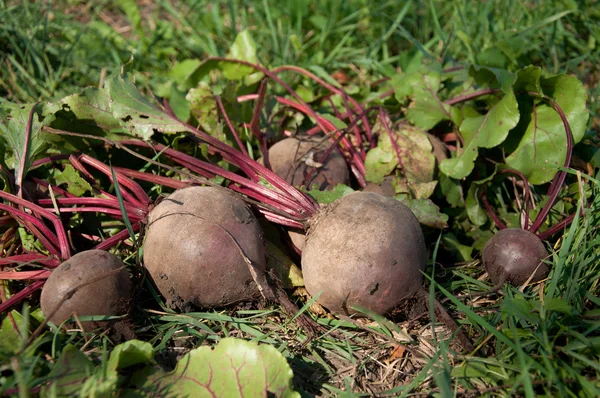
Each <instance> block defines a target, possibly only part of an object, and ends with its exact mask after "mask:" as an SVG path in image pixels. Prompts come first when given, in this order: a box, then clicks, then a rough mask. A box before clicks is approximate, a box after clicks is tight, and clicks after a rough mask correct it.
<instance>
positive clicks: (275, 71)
mask: <svg viewBox="0 0 600 398" xmlns="http://www.w3.org/2000/svg"><path fill="white" fill-rule="evenodd" d="M282 71H292V72H296V73H300V74H302V75H304V76H306V77H308V78H310V79H312V80H314V81H315V82H317V83H318V84H320V85H321V86H323V87H325V88H326V89H327V90H329V91H331V92H333V93H336V94H338V95H339V96H341V97H342V99H344V101H346V99H347V100H349V101H350V103H351V104H352V105H353V106H354V108H355V109H356V111H357V112H358V113H362V112H363V111H364V110H363V108H362V107H361V106H360V104H359V103H358V102H357V101H356V100H355V99H354V98H352V97H351V96H349V95H348V94H347V93H346V91H344V90H342V89H339V88H337V87H335V86H332V85H331V84H329V83H327V82H326V81H324V80H322V79H321V78H319V77H318V76H316V75H315V74H313V73H311V72H309V71H307V70H306V69H303V68H300V67H298V66H292V65H284V66H280V67H278V68H275V69H273V70H272V73H273V74H275V75H276V74H278V73H280V72H282ZM288 91H289V90H288ZM292 95H293V94H292ZM348 111H350V109H348ZM363 122H364V124H365V126H366V127H365V133H366V134H367V139H368V140H369V142H371V141H372V133H371V129H370V128H369V123H368V121H367V120H366V119H363Z"/></svg>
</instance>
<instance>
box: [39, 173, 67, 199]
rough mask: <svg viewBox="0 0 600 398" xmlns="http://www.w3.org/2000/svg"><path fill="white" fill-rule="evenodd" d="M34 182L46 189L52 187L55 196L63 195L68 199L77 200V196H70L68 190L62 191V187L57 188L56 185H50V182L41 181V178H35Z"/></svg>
mask: <svg viewBox="0 0 600 398" xmlns="http://www.w3.org/2000/svg"><path fill="white" fill-rule="evenodd" d="M33 182H35V183H36V184H38V185H41V186H44V187H46V188H49V187H50V186H51V187H52V192H54V193H55V194H59V195H63V196H65V197H67V198H77V196H75V195H73V194H70V193H69V191H67V190H66V189H62V188H61V187H57V186H56V185H52V184H50V183H49V182H48V181H44V180H40V179H39V178H35V177H34V178H33Z"/></svg>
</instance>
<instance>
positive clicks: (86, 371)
mask: <svg viewBox="0 0 600 398" xmlns="http://www.w3.org/2000/svg"><path fill="white" fill-rule="evenodd" d="M93 369H94V364H93V363H92V361H90V360H89V359H88V358H87V357H86V355H85V354H84V353H82V352H81V351H80V350H79V349H78V348H77V347H75V346H73V345H71V344H69V345H67V346H66V347H65V348H64V349H63V351H62V353H61V354H60V357H59V358H58V360H57V361H56V363H55V364H54V366H53V367H52V370H51V371H50V374H49V375H48V378H49V379H50V380H51V381H50V383H49V384H48V385H46V386H44V388H43V389H42V394H41V396H43V397H49V396H53V397H64V396H75V395H78V393H79V392H80V391H81V388H82V386H83V384H84V382H85V381H86V379H87V378H88V377H90V376H91V374H92V372H93Z"/></svg>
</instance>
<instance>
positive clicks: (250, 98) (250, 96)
mask: <svg viewBox="0 0 600 398" xmlns="http://www.w3.org/2000/svg"><path fill="white" fill-rule="evenodd" d="M257 98H258V94H246V95H240V96H239V97H237V102H239V103H242V102H248V101H254V100H256V99H257Z"/></svg>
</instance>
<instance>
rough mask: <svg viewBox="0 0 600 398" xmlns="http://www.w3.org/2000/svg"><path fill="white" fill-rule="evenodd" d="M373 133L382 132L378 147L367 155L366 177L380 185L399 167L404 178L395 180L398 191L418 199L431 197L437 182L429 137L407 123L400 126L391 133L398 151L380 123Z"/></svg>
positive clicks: (396, 126)
mask: <svg viewBox="0 0 600 398" xmlns="http://www.w3.org/2000/svg"><path fill="white" fill-rule="evenodd" d="M374 130H379V131H381V133H380V136H379V141H378V143H377V147H375V148H373V149H371V150H369V151H368V152H367V157H366V159H365V169H366V174H365V178H366V180H367V181H369V182H373V183H375V184H381V183H382V182H383V181H384V179H385V177H386V176H389V175H391V174H392V172H393V171H394V170H395V169H396V168H398V169H399V171H400V172H401V173H402V178H398V179H395V181H394V185H395V188H396V192H405V193H411V194H412V196H413V197H415V198H428V197H429V196H431V194H432V193H433V189H434V188H435V186H436V184H437V182H435V181H434V172H435V155H434V154H433V152H432V146H431V142H430V141H429V138H428V137H427V134H426V133H425V132H424V131H423V130H421V129H419V128H416V127H413V126H410V125H408V124H406V123H397V124H395V125H394V126H393V127H392V132H393V135H394V139H395V142H396V147H397V149H398V151H397V152H396V149H395V148H394V147H393V145H392V141H391V139H390V136H389V134H388V133H387V131H386V130H385V129H383V127H382V125H381V123H380V122H377V123H376V124H375V126H374Z"/></svg>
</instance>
